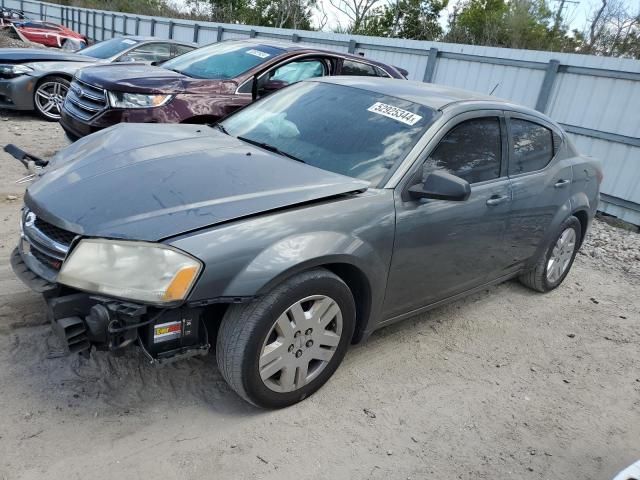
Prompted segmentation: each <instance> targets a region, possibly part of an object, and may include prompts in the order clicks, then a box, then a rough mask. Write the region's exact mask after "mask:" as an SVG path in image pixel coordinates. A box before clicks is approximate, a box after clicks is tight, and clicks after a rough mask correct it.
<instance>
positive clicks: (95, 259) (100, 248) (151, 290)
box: [58, 239, 202, 304]
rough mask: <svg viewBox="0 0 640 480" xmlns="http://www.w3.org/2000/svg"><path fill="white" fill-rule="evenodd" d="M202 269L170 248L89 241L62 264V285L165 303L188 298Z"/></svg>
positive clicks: (192, 260)
mask: <svg viewBox="0 0 640 480" xmlns="http://www.w3.org/2000/svg"><path fill="white" fill-rule="evenodd" d="M201 270H202V264H201V263H200V261H198V260H196V259H195V258H193V257H191V256H189V255H187V254H186V253H183V252H180V251H179V250H176V249H174V248H171V247H168V246H166V245H162V244H158V243H147V242H127V241H116V240H100V239H85V240H82V241H81V242H80V243H79V244H78V246H77V247H76V248H75V249H74V250H73V251H72V252H71V254H70V256H69V258H67V259H66V260H65V261H64V263H63V264H62V269H61V270H60V273H59V274H58V282H59V283H61V284H63V285H68V286H70V287H75V288H78V289H80V290H86V291H89V292H96V293H101V294H104V295H111V296H114V297H119V298H124V299H129V300H138V301H140V302H147V303H155V304H158V303H160V304H162V303H170V302H175V301H178V300H183V299H184V298H186V296H187V294H188V293H189V291H190V290H191V287H192V286H193V284H194V283H195V281H196V279H197V278H198V274H199V273H200V271H201Z"/></svg>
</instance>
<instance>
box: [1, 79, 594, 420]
mask: <svg viewBox="0 0 640 480" xmlns="http://www.w3.org/2000/svg"><path fill="white" fill-rule="evenodd" d="M16 153H17V156H18V157H21V158H22V157H23V155H20V154H19V152H16ZM40 164H41V165H42V166H44V169H43V170H41V171H40V173H39V174H38V175H39V178H38V179H37V180H36V181H35V182H34V183H33V184H32V185H30V186H29V188H28V189H27V192H26V195H25V206H24V210H23V216H22V236H21V238H20V239H19V244H18V247H17V249H16V250H15V251H14V253H13V255H12V260H11V261H12V266H13V269H14V271H15V272H16V274H17V275H18V276H19V277H20V278H21V279H22V280H23V281H24V282H25V283H26V284H27V285H30V286H31V287H32V288H33V289H35V290H36V291H39V292H42V293H43V294H44V295H45V298H46V299H47V309H48V318H50V319H51V320H52V323H53V326H54V329H55V330H56V331H57V332H58V333H59V335H60V338H61V339H62V340H63V342H64V345H66V346H67V347H68V349H69V351H73V352H82V353H84V354H88V352H89V351H90V350H91V349H92V348H100V349H105V350H112V351H117V350H120V349H122V348H126V347H127V346H129V345H132V344H137V345H138V346H139V347H140V348H141V349H142V350H143V351H144V353H145V355H146V356H147V358H148V359H149V360H150V361H151V362H157V363H164V362H169V361H174V360H177V359H180V358H185V357H190V356H193V355H202V354H205V353H207V352H208V351H209V350H210V344H211V341H212V340H213V341H215V342H216V344H217V347H216V356H217V360H218V365H219V367H220V370H221V372H222V375H223V376H224V378H225V379H226V380H227V381H228V382H229V384H230V385H231V387H232V388H233V389H234V390H235V391H236V392H238V393H239V394H240V395H241V396H242V397H243V398H245V399H246V400H248V401H250V402H252V403H254V404H256V405H260V406H264V407H283V406H286V405H290V404H292V403H295V402H298V401H300V400H302V399H304V398H305V397H307V396H309V395H311V394H312V393H313V392H314V391H316V390H317V389H318V388H320V386H322V384H324V383H325V382H326V381H327V380H328V379H329V377H330V376H331V375H332V374H333V372H334V371H335V370H336V368H338V365H339V364H340V362H341V361H342V359H343V357H344V355H345V353H346V351H347V349H348V347H349V345H350V344H351V343H354V342H359V341H361V340H362V339H364V338H366V337H367V336H368V335H369V334H371V333H372V332H373V331H375V330H376V329H378V328H381V327H383V326H385V325H389V324H391V323H393V322H396V321H399V320H402V319H404V318H407V317H410V316H412V315H416V314H418V313H420V312H424V311H425V310H427V309H430V308H433V307H435V306H438V305H442V304H443V303H446V302H450V301H453V300H456V299H458V298H460V297H461V296H463V295H467V294H469V293H471V292H474V291H477V290H478V289H482V288H485V287H486V286H487V285H490V284H493V283H498V282H502V281H505V280H507V279H510V278H514V277H515V278H520V280H521V282H522V283H523V284H524V285H526V286H528V287H530V288H532V289H534V290H537V291H539V292H547V291H550V290H553V289H554V288H556V287H558V286H559V285H560V284H561V283H562V281H563V280H564V278H565V277H566V275H567V274H568V272H569V269H570V268H571V265H572V263H573V260H574V258H575V255H576V252H577V251H578V249H579V248H580V245H581V243H582V240H583V238H584V236H585V234H586V232H587V229H588V227H589V224H590V222H591V220H592V219H593V217H594V215H595V212H596V208H597V205H598V194H599V186H600V181H601V180H602V172H601V169H600V166H599V164H598V162H596V161H594V160H593V159H590V158H587V157H584V156H582V155H580V154H579V153H578V152H577V151H576V149H575V147H574V146H573V144H572V142H571V140H570V139H569V138H568V137H567V135H566V134H565V132H564V131H563V130H562V128H561V127H560V126H559V125H558V124H557V123H556V122H554V121H552V120H550V119H549V118H548V117H546V116H544V115H542V114H541V113H539V112H536V111H534V110H531V109H529V108H525V107H521V106H518V105H513V104H511V103H508V102H505V101H501V100H498V99H496V98H492V97H485V96H481V95H478V94H474V93H471V92H465V91H460V90H455V89H449V88H443V87H439V86H436V85H429V84H423V83H417V82H409V81H405V80H393V79H383V78H373V77H325V78H323V79H314V80H306V81H303V82H299V83H296V84H294V85H291V86H289V87H286V88H284V89H282V90H279V91H278V92H276V93H272V94H270V95H268V96H266V97H265V98H263V99H260V100H258V101H257V102H256V103H254V104H252V105H249V106H247V107H246V108H244V109H243V110H240V111H238V112H236V113H235V114H233V115H231V116H229V117H228V118H227V119H225V120H223V121H222V122H220V123H219V124H218V125H216V126H213V127H211V126H206V125H186V124H181V125H174V124H125V123H121V124H118V125H115V126H113V127H110V128H107V129H105V130H101V131H100V132H97V133H94V134H92V135H88V136H87V137H84V138H83V139H81V140H79V141H78V142H76V143H74V144H73V145H72V146H70V147H68V148H66V149H65V150H62V151H61V152H60V153H59V154H58V155H57V156H56V157H55V158H54V159H53V160H52V162H51V163H50V164H49V165H44V164H43V162H40Z"/></svg>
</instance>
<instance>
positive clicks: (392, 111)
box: [367, 102, 422, 125]
mask: <svg viewBox="0 0 640 480" xmlns="http://www.w3.org/2000/svg"><path fill="white" fill-rule="evenodd" d="M367 110H368V111H370V112H373V113H377V114H379V115H384V116H385V117H389V118H393V119H394V120H397V121H398V122H402V123H406V124H407V125H415V124H416V123H418V122H419V121H420V120H421V119H422V117H421V116H420V115H416V114H415V113H411V112H408V111H407V110H403V109H401V108H398V107H394V106H393V105H387V104H386V103H381V102H376V103H374V104H373V105H371V106H370V107H369V108H367Z"/></svg>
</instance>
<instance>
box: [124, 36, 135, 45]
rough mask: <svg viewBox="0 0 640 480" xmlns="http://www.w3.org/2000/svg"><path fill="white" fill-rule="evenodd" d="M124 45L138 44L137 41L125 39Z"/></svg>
mask: <svg viewBox="0 0 640 480" xmlns="http://www.w3.org/2000/svg"><path fill="white" fill-rule="evenodd" d="M122 43H126V44H127V45H135V44H136V42H135V40H131V39H129V38H125V39H123V40H122Z"/></svg>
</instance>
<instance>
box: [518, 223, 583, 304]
mask: <svg viewBox="0 0 640 480" xmlns="http://www.w3.org/2000/svg"><path fill="white" fill-rule="evenodd" d="M581 235H582V229H581V226H580V221H579V220H578V219H577V218H576V217H574V216H571V217H569V218H567V219H566V220H565V221H564V222H562V225H561V226H560V228H559V229H558V231H557V233H556V234H555V235H554V236H553V237H552V240H551V242H550V243H549V245H548V246H547V248H546V249H545V251H544V254H543V255H541V257H540V259H538V261H537V262H536V264H535V266H534V267H533V268H532V269H531V270H529V271H527V272H525V273H524V274H522V275H521V276H520V282H521V283H522V284H524V285H526V286H527V287H529V288H532V289H533V290H537V291H538V292H548V291H550V290H553V289H554V288H556V287H557V286H558V285H560V284H561V283H562V282H563V280H564V279H565V277H566V276H567V275H568V274H569V270H571V266H572V265H573V261H574V259H575V258H576V254H577V253H578V248H580V242H581V240H582V238H581Z"/></svg>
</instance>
